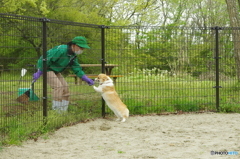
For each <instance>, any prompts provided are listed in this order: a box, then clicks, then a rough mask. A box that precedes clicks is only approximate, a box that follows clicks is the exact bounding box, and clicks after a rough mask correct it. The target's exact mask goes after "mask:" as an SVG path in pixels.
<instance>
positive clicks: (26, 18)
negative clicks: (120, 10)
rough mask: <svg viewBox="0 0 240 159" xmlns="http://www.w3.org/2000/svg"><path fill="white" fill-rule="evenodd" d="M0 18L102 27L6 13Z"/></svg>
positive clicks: (0, 15)
mask: <svg viewBox="0 0 240 159" xmlns="http://www.w3.org/2000/svg"><path fill="white" fill-rule="evenodd" d="M0 18H7V19H17V20H27V21H39V22H42V21H45V22H49V23H55V24H64V25H75V26H84V27H95V28H101V27H102V26H103V25H96V24H87V23H80V22H72V21H64V20H56V19H48V18H46V17H41V18H40V17H30V16H23V15H15V14H7V13H0Z"/></svg>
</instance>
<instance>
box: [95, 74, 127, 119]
mask: <svg viewBox="0 0 240 159" xmlns="http://www.w3.org/2000/svg"><path fill="white" fill-rule="evenodd" d="M95 81H97V82H99V86H98V87H96V86H93V88H94V90H95V91H96V92H99V93H101V95H102V97H103V99H104V100H105V102H106V104H107V105H108V107H109V108H110V109H111V110H112V111H113V112H114V114H115V115H116V116H117V121H121V122H125V121H126V119H127V118H128V117H129V110H128V108H127V106H126V105H125V104H124V103H123V102H122V101H121V99H120V98H119V96H118V94H117V92H116V91H115V87H114V84H113V81H112V79H111V78H110V77H109V76H107V75H106V74H99V75H98V77H97V78H96V79H95Z"/></svg>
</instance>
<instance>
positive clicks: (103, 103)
mask: <svg viewBox="0 0 240 159" xmlns="http://www.w3.org/2000/svg"><path fill="white" fill-rule="evenodd" d="M100 27H101V52H102V57H101V62H102V73H105V63H106V61H105V28H107V27H106V26H104V25H102V26H100ZM105 115H106V112H105V101H104V99H103V98H102V117H103V118H104V117H105Z"/></svg>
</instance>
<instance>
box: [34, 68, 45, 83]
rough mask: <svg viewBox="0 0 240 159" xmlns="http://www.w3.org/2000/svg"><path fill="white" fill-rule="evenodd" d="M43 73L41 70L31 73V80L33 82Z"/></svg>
mask: <svg viewBox="0 0 240 159" xmlns="http://www.w3.org/2000/svg"><path fill="white" fill-rule="evenodd" d="M42 74H43V72H42V71H40V70H38V71H37V72H36V73H34V74H33V80H34V82H36V81H37V79H39V77H40V76H41V75H42Z"/></svg>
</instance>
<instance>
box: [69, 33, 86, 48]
mask: <svg viewBox="0 0 240 159" xmlns="http://www.w3.org/2000/svg"><path fill="white" fill-rule="evenodd" d="M72 43H74V44H76V45H77V46H79V47H82V48H86V49H90V47H89V46H88V44H87V39H86V38H85V37H83V36H76V37H75V38H73V39H72Z"/></svg>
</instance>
